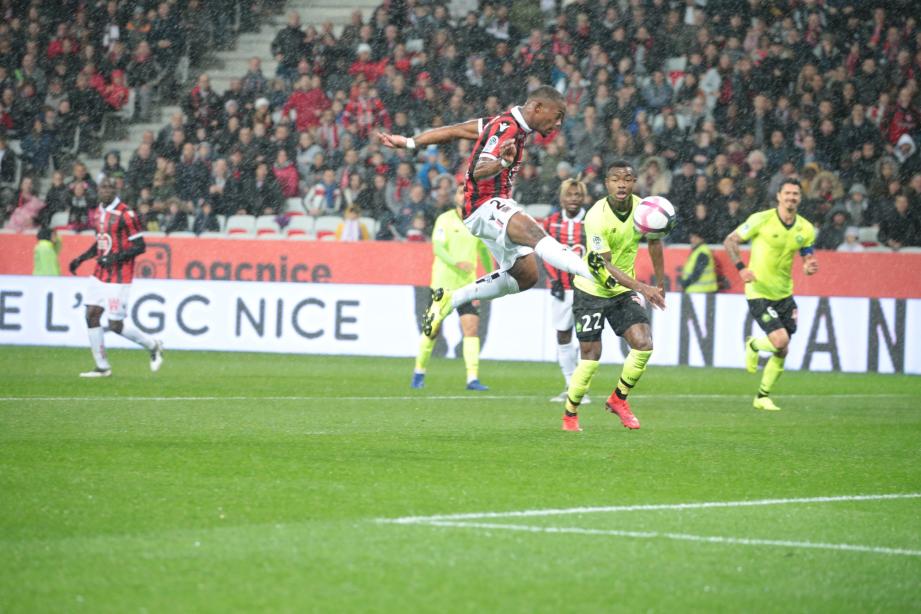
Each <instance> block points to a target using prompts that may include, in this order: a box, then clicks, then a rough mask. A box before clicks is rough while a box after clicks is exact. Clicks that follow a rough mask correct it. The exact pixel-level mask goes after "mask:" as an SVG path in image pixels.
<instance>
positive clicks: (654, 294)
mask: <svg viewBox="0 0 921 614" xmlns="http://www.w3.org/2000/svg"><path fill="white" fill-rule="evenodd" d="M595 253H597V252H595ZM598 256H600V257H601V259H602V260H603V261H604V268H605V270H607V272H608V273H609V274H610V275H611V277H612V278H613V279H614V281H616V282H617V283H618V284H620V285H621V286H623V287H625V288H630V289H631V290H633V291H634V292H639V293H640V294H642V295H643V298H645V299H646V300H647V301H649V303H650V304H651V305H652V306H653V307H657V308H659V309H662V310H664V309H665V295H664V294H663V292H662V290H660V289H659V288H656V287H654V286H650V285H649V284H644V283H643V282H641V281H640V280H638V279H634V278H632V277H630V276H629V275H627V274H626V273H624V272H623V271H621V270H620V269H619V268H617V267H616V266H614V263H613V262H611V252H604V253H602V254H598Z"/></svg>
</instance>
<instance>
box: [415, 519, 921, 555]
mask: <svg viewBox="0 0 921 614" xmlns="http://www.w3.org/2000/svg"><path fill="white" fill-rule="evenodd" d="M422 526H432V527H439V528H456V529H479V530H487V531H489V530H497V531H498V530H502V531H523V532H528V533H551V534H574V535H599V536H606V537H631V538H637V539H668V540H673V541H687V542H699V543H708V544H727V545H736V546H772V547H779V548H804V549H811V550H834V551H844V552H863V553H870V554H885V555H890V556H912V557H921V550H910V549H906V548H887V547H884V546H863V545H860V544H828V543H822V542H808V541H793V540H782V539H758V538H749V537H724V536H719V535H691V534H688V533H661V532H658V531H620V530H616V529H610V530H609V529H584V528H580V527H540V526H531V525H515V524H498V523H490V522H451V521H442V520H434V521H429V522H425V523H423V524H422Z"/></svg>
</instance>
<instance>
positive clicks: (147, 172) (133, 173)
mask: <svg viewBox="0 0 921 614" xmlns="http://www.w3.org/2000/svg"><path fill="white" fill-rule="evenodd" d="M156 171H157V160H156V159H155V158H154V157H153V152H152V151H151V148H150V145H149V144H148V143H141V144H140V145H138V148H137V150H136V151H135V152H134V155H133V156H132V157H131V161H130V162H129V163H128V173H127V175H126V177H125V179H126V181H127V184H128V191H129V194H131V195H137V194H139V193H140V191H141V188H149V187H151V186H152V185H153V178H154V173H155V172H156ZM129 200H131V197H129Z"/></svg>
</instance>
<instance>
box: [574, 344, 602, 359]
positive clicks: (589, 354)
mask: <svg viewBox="0 0 921 614" xmlns="http://www.w3.org/2000/svg"><path fill="white" fill-rule="evenodd" d="M579 357H580V358H581V359H582V360H600V359H601V348H595V347H594V346H582V348H581V349H580V351H579Z"/></svg>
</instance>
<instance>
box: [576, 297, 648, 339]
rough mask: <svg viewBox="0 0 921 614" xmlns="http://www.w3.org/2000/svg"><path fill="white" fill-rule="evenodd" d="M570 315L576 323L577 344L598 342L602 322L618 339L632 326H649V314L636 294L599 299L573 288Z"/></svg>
mask: <svg viewBox="0 0 921 614" xmlns="http://www.w3.org/2000/svg"><path fill="white" fill-rule="evenodd" d="M572 316H573V318H574V319H575V321H576V337H577V338H578V339H579V341H598V340H599V339H601V331H602V330H603V329H604V321H605V320H607V321H608V324H610V325H611V328H612V329H613V330H614V333H615V334H616V335H617V336H618V337H623V335H624V333H625V332H627V329H628V328H630V327H631V326H633V325H634V324H649V315H648V314H647V313H646V309H645V308H644V307H643V305H642V304H641V303H640V298H639V297H638V296H637V295H636V292H624V293H623V294H619V295H618V296H615V297H614V298H602V297H600V296H595V295H594V294H589V293H588V292H583V291H582V290H579V289H578V288H576V289H575V292H574V293H573V299H572Z"/></svg>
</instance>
